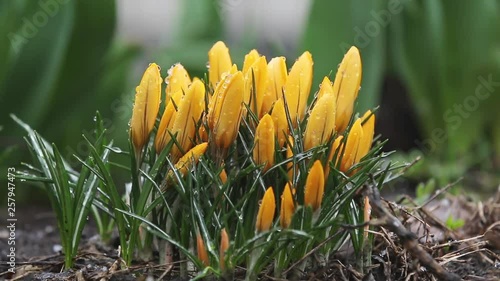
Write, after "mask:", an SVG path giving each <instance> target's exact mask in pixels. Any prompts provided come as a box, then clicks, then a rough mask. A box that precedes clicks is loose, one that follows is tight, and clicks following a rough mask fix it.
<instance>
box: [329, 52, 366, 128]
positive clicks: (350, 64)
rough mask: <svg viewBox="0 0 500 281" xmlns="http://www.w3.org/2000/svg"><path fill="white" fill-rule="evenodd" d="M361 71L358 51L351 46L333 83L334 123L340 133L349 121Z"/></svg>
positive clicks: (356, 95)
mask: <svg viewBox="0 0 500 281" xmlns="http://www.w3.org/2000/svg"><path fill="white" fill-rule="evenodd" d="M361 71H362V70H361V57H360V55H359V50H358V49H357V48H356V47H354V46H353V47H351V49H349V51H348V52H347V54H346V55H345V56H344V59H343V60H342V62H341V63H340V66H339V69H338V70H337V75H336V76H335V81H334V83H333V93H334V94H335V95H336V96H337V113H336V119H335V123H336V125H337V131H338V132H340V133H342V132H343V131H344V130H345V128H346V127H347V125H348V124H349V120H350V119H351V115H352V111H353V108H354V102H355V101H356V98H357V97H358V92H359V88H360V84H361Z"/></svg>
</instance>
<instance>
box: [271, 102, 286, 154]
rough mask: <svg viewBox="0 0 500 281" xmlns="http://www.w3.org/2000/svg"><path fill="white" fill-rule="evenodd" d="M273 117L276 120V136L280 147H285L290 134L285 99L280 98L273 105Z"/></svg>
mask: <svg viewBox="0 0 500 281" xmlns="http://www.w3.org/2000/svg"><path fill="white" fill-rule="evenodd" d="M271 117H272V118H273V122H274V131H275V134H276V138H277V139H278V144H279V147H280V148H281V147H283V146H284V145H285V142H286V136H287V135H288V132H289V129H288V121H287V119H286V111H285V104H284V102H283V99H279V100H278V101H277V102H276V103H275V104H274V107H273V112H272V113H271Z"/></svg>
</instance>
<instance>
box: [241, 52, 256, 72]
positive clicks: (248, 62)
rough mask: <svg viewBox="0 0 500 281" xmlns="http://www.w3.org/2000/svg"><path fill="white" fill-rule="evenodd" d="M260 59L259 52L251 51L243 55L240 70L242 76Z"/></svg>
mask: <svg viewBox="0 0 500 281" xmlns="http://www.w3.org/2000/svg"><path fill="white" fill-rule="evenodd" d="M259 58H260V54H259V52H257V50H255V49H253V50H251V51H250V52H248V54H246V55H245V60H244V61H243V69H242V70H241V71H242V72H243V74H246V73H247V72H248V70H250V67H251V66H252V65H253V64H254V63H255V62H256V61H257V60H258V59H259Z"/></svg>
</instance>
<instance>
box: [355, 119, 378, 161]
mask: <svg viewBox="0 0 500 281" xmlns="http://www.w3.org/2000/svg"><path fill="white" fill-rule="evenodd" d="M361 123H362V124H363V125H362V127H363V137H362V138H361V140H360V142H359V148H358V153H357V154H356V161H355V162H356V163H359V161H360V160H361V158H363V157H365V156H366V154H368V152H369V151H370V148H371V146H372V142H373V133H374V131H375V115H374V114H372V112H371V111H370V110H368V111H367V112H366V113H365V114H364V115H363V117H361Z"/></svg>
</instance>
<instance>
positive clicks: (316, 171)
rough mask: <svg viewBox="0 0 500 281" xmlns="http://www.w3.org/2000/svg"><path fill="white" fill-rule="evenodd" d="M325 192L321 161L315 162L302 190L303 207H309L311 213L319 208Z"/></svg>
mask: <svg viewBox="0 0 500 281" xmlns="http://www.w3.org/2000/svg"><path fill="white" fill-rule="evenodd" d="M324 191H325V175H324V174H323V165H321V161H319V160H316V161H315V162H314V164H313V166H312V167H311V170H310V171H309V174H308V175H307V179H306V187H305V189H304V205H306V206H311V207H312V209H313V211H316V210H317V209H319V208H320V207H321V201H323V193H324Z"/></svg>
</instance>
